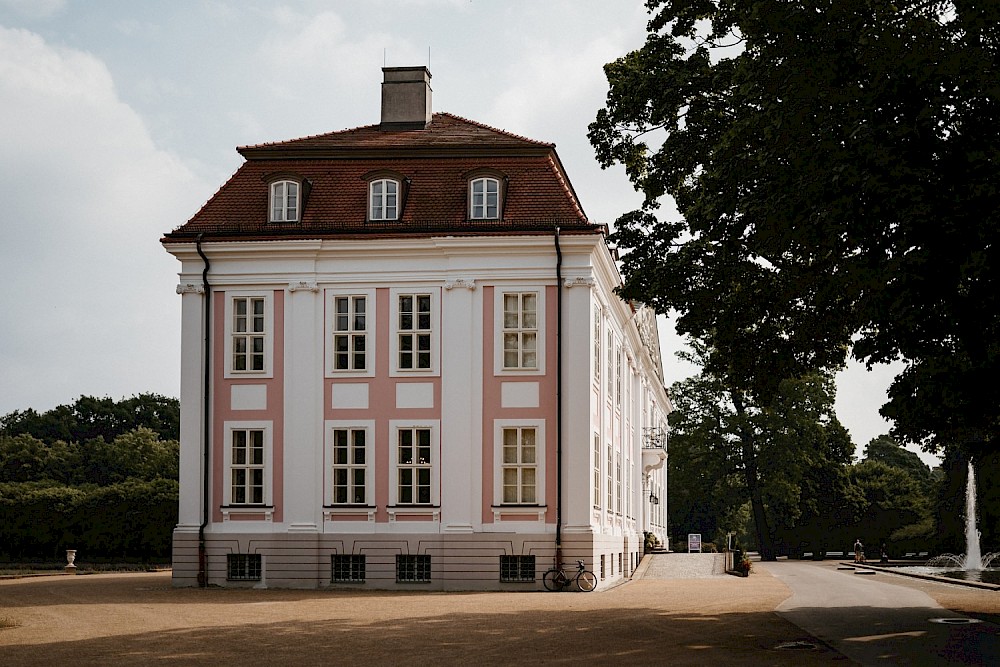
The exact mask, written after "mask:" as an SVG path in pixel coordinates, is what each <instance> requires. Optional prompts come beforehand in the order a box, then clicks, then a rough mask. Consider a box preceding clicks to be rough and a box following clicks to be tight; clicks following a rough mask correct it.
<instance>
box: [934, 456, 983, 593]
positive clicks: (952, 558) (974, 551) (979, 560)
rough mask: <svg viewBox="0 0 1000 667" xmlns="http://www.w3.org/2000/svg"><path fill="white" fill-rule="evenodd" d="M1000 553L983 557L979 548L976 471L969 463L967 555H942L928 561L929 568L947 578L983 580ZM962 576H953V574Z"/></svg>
mask: <svg viewBox="0 0 1000 667" xmlns="http://www.w3.org/2000/svg"><path fill="white" fill-rule="evenodd" d="M998 556H1000V552H993V553H988V554H986V555H985V556H983V555H982V553H981V550H980V546H979V530H978V529H977V527H976V471H975V469H974V468H973V467H972V461H969V474H968V477H967V478H966V481H965V553H964V554H960V555H955V554H941V555H940V556H935V557H934V558H931V559H930V560H929V561H927V566H926V567H927V568H936V569H939V570H944V572H941V573H942V574H945V575H946V576H955V577H957V578H963V579H973V580H977V581H981V580H982V572H983V571H984V570H987V569H989V567H990V564H991V563H992V562H993V559H994V558H997V557H998ZM956 571H957V572H958V573H961V574H957V573H956V574H951V573H952V572H956Z"/></svg>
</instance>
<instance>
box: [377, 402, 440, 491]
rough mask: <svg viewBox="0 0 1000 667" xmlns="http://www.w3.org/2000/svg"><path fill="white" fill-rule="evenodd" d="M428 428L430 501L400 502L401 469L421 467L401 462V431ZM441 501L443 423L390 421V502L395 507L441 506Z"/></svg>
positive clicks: (426, 420) (428, 420)
mask: <svg viewBox="0 0 1000 667" xmlns="http://www.w3.org/2000/svg"><path fill="white" fill-rule="evenodd" d="M413 429H427V430H429V431H430V454H431V460H430V464H429V465H428V466H427V467H428V468H429V469H430V501H429V502H426V503H413V502H411V503H405V504H402V503H400V500H399V471H400V470H401V469H403V468H410V467H413V468H419V467H421V466H419V465H414V466H410V465H406V464H401V463H400V462H399V433H400V431H404V430H413ZM440 503H441V423H440V422H439V421H438V420H436V419H417V420H402V419H393V420H390V421H389V504H390V505H391V506H393V507H396V506H402V507H413V508H424V507H435V508H436V507H440Z"/></svg>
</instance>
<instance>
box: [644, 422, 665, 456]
mask: <svg viewBox="0 0 1000 667" xmlns="http://www.w3.org/2000/svg"><path fill="white" fill-rule="evenodd" d="M642 448H643V449H662V450H663V451H664V452H666V451H667V432H666V431H664V430H663V429H662V428H660V427H659V426H647V427H645V428H644V429H642Z"/></svg>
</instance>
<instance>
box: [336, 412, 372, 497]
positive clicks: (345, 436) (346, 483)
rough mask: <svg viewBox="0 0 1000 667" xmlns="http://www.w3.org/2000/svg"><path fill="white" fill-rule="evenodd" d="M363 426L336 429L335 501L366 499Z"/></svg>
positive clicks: (364, 432) (365, 453) (365, 454)
mask: <svg viewBox="0 0 1000 667" xmlns="http://www.w3.org/2000/svg"><path fill="white" fill-rule="evenodd" d="M366 433H367V431H366V430H365V429H363V428H335V429H333V484H332V488H333V504H335V505H344V504H351V505H364V504H365V503H366V502H367V499H368V497H367V492H366V483H365V480H366V477H367V472H368V471H367V459H368V457H367V449H366Z"/></svg>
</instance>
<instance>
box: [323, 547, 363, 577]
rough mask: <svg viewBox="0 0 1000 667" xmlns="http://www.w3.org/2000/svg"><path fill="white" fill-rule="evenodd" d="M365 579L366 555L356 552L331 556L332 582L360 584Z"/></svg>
mask: <svg viewBox="0 0 1000 667" xmlns="http://www.w3.org/2000/svg"><path fill="white" fill-rule="evenodd" d="M364 581H365V557H364V556H363V555H356V554H332V555H331V556H330V582H331V583H339V584H359V583H364Z"/></svg>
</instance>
